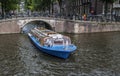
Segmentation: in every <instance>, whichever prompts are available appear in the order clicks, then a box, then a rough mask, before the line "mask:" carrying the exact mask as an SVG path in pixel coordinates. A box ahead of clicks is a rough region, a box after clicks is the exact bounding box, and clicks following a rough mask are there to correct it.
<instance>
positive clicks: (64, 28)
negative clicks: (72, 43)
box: [0, 17, 120, 34]
mask: <svg viewBox="0 0 120 76" xmlns="http://www.w3.org/2000/svg"><path fill="white" fill-rule="evenodd" d="M32 21H41V22H45V23H47V24H48V25H49V26H50V27H51V28H53V29H54V30H55V31H56V32H66V33H92V32H107V31H120V22H117V23H116V22H109V23H108V22H107V23H105V22H90V21H79V20H78V21H77V20H66V19H56V18H42V17H35V18H32V17H28V18H15V19H7V20H0V34H6V33H20V32H21V29H22V28H23V27H24V26H25V25H26V24H27V23H30V22H32Z"/></svg>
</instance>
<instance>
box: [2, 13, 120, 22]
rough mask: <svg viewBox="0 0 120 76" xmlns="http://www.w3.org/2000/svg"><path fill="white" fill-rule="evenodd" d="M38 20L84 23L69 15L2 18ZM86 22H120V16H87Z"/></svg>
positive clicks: (77, 17) (80, 18) (79, 18)
mask: <svg viewBox="0 0 120 76" xmlns="http://www.w3.org/2000/svg"><path fill="white" fill-rule="evenodd" d="M37 18H43V19H48V18H49V19H60V20H80V21H84V18H83V16H81V15H74V16H73V15H71V16H70V15H69V16H63V15H61V16H53V15H51V16H50V15H49V16H40V15H39V16H32V15H31V16H12V17H8V18H0V21H5V20H19V19H21V20H22V19H37ZM85 21H96V22H104V21H107V22H109V21H114V22H116V21H118V22H119V21H120V16H117V15H111V14H109V15H106V17H105V16H104V15H87V17H86V20H85Z"/></svg>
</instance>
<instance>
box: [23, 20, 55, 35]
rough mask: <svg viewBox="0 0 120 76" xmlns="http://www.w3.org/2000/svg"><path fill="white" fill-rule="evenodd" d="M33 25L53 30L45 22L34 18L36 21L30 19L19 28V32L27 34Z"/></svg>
mask: <svg viewBox="0 0 120 76" xmlns="http://www.w3.org/2000/svg"><path fill="white" fill-rule="evenodd" d="M35 27H43V28H46V29H49V30H54V29H53V28H52V26H51V25H50V24H48V23H47V22H44V21H40V20H36V21H30V22H28V23H27V24H25V25H24V27H23V28H22V29H21V32H22V33H24V34H27V33H29V32H30V30H31V29H33V28H35Z"/></svg>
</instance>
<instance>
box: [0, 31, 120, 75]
mask: <svg viewBox="0 0 120 76" xmlns="http://www.w3.org/2000/svg"><path fill="white" fill-rule="evenodd" d="M65 35H68V36H70V37H71V39H72V42H73V43H74V44H75V45H76V46H77V50H76V51H75V52H74V53H72V54H71V55H70V56H69V58H68V59H60V58H57V57H54V56H51V55H48V54H46V53H43V52H40V51H39V50H38V49H37V48H36V47H35V46H34V45H33V44H32V43H31V41H30V40H29V38H28V37H27V35H24V34H6V35H0V76H120V32H109V33H92V34H65Z"/></svg>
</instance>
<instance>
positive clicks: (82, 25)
mask: <svg viewBox="0 0 120 76" xmlns="http://www.w3.org/2000/svg"><path fill="white" fill-rule="evenodd" d="M110 31H120V22H119V23H116V22H109V23H108V22H89V21H66V22H65V23H64V32H66V33H77V34H79V33H94V32H110Z"/></svg>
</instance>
